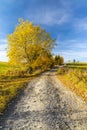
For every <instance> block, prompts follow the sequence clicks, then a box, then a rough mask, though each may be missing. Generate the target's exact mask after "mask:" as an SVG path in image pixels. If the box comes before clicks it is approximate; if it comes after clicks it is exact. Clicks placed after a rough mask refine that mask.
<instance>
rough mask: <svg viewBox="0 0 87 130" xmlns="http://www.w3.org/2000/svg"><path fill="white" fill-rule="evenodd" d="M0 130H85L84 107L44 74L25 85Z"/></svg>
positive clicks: (52, 75)
mask: <svg viewBox="0 0 87 130" xmlns="http://www.w3.org/2000/svg"><path fill="white" fill-rule="evenodd" d="M10 110H11V112H9V113H8V112H7V116H6V118H2V120H3V121H2V122H1V124H0V125H1V129H0V130H87V105H86V103H85V102H84V101H83V100H82V99H80V97H78V96H76V95H75V94H74V93H73V92H71V91H70V90H68V89H67V88H66V87H65V86H64V85H63V84H62V83H61V82H60V81H59V80H58V79H57V77H56V74H55V72H52V71H51V72H47V73H45V74H43V75H42V76H40V77H39V78H36V79H34V80H33V81H31V82H30V83H29V84H28V87H27V88H26V90H25V91H24V92H23V95H22V96H21V98H18V101H17V103H15V105H14V107H12V108H10Z"/></svg>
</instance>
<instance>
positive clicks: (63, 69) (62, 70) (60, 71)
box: [57, 68, 68, 75]
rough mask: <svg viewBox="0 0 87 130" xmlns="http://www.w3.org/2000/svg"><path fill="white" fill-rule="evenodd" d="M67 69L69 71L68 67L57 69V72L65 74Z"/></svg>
mask: <svg viewBox="0 0 87 130" xmlns="http://www.w3.org/2000/svg"><path fill="white" fill-rule="evenodd" d="M67 71H68V69H66V68H59V69H58V70H57V74H59V75H62V74H65V73H66V72H67Z"/></svg>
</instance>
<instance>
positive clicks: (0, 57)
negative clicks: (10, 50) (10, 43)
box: [0, 51, 8, 61]
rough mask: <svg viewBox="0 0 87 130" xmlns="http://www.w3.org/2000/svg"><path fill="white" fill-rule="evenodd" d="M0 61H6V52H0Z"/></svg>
mask: <svg viewBox="0 0 87 130" xmlns="http://www.w3.org/2000/svg"><path fill="white" fill-rule="evenodd" d="M0 61H8V58H7V54H6V51H0Z"/></svg>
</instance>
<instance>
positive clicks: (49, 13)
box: [26, 8, 70, 25]
mask: <svg viewBox="0 0 87 130" xmlns="http://www.w3.org/2000/svg"><path fill="white" fill-rule="evenodd" d="M26 18H28V19H30V20H32V21H34V22H36V23H38V24H44V25H62V24H64V23H66V22H68V21H69V19H70V14H69V12H67V11H66V10H65V9H57V8H56V9H54V8H53V9H52V8H51V9H49V8H46V9H39V10H36V11H35V12H33V13H31V15H29V12H28V11H26Z"/></svg>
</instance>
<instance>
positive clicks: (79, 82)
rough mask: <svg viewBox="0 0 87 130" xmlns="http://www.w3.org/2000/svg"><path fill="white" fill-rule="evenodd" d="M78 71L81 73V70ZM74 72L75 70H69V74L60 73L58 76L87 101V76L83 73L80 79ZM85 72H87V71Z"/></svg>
mask: <svg viewBox="0 0 87 130" xmlns="http://www.w3.org/2000/svg"><path fill="white" fill-rule="evenodd" d="M77 72H78V73H79V71H77ZM73 73H74V70H73V71H71V72H68V73H67V74H63V75H58V78H59V79H60V80H61V81H62V82H63V83H64V84H65V86H66V87H68V88H70V89H71V90H72V91H73V92H75V93H76V94H77V95H78V96H80V97H82V98H83V100H85V101H86V102H87V82H86V79H87V77H86V76H85V78H84V77H83V75H84V74H83V75H82V77H81V78H80V79H79V78H78V77H77V76H76V75H74V74H73ZM78 73H77V75H78ZM83 73H85V74H87V72H83Z"/></svg>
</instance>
